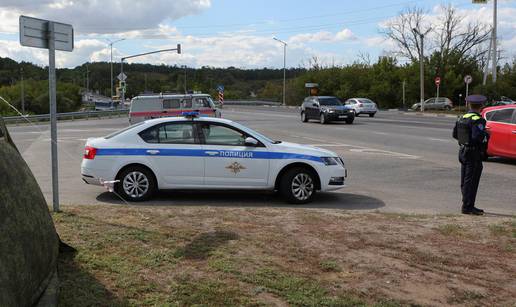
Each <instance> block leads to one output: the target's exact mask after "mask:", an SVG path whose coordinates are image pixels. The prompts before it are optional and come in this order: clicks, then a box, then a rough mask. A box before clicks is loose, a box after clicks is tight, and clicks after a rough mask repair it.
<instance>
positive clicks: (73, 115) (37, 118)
mask: <svg viewBox="0 0 516 307" xmlns="http://www.w3.org/2000/svg"><path fill="white" fill-rule="evenodd" d="M128 113H129V109H123V110H108V111H83V112H68V113H57V120H65V119H68V120H75V119H90V118H92V119H93V118H102V117H108V118H111V117H121V116H123V115H127V114H128ZM3 120H4V122H5V123H6V124H15V125H18V124H21V123H27V121H30V122H42V121H49V120H50V114H38V115H25V116H7V117H3Z"/></svg>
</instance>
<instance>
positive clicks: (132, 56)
mask: <svg viewBox="0 0 516 307" xmlns="http://www.w3.org/2000/svg"><path fill="white" fill-rule="evenodd" d="M167 51H177V53H178V54H181V44H177V47H176V48H170V49H162V50H157V51H151V52H145V53H140V54H135V55H130V56H126V57H123V58H121V59H120V74H122V75H123V74H124V61H125V60H127V59H131V58H136V57H139V56H144V55H149V54H154V53H160V52H167ZM121 98H122V99H121V101H122V103H124V102H125V89H122V97H121Z"/></svg>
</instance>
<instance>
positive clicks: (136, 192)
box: [116, 167, 156, 201]
mask: <svg viewBox="0 0 516 307" xmlns="http://www.w3.org/2000/svg"><path fill="white" fill-rule="evenodd" d="M119 180H120V182H119V183H118V184H117V187H116V188H117V192H118V193H119V194H120V195H121V196H122V197H123V198H125V199H126V200H130V201H144V200H147V199H149V198H150V197H151V196H152V195H153V194H154V192H155V190H156V183H155V182H154V177H153V176H152V174H151V173H150V172H149V171H148V170H146V169H145V168H142V167H130V168H128V169H126V170H124V171H123V172H122V173H121V174H120V176H119Z"/></svg>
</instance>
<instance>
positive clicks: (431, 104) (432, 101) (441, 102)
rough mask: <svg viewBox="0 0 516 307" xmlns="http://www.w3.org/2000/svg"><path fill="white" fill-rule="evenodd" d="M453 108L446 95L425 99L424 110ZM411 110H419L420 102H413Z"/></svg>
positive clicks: (447, 109)
mask: <svg viewBox="0 0 516 307" xmlns="http://www.w3.org/2000/svg"><path fill="white" fill-rule="evenodd" d="M451 109H453V102H452V101H451V100H450V99H449V98H446V97H437V98H429V99H427V100H425V110H445V111H450V110H451ZM412 110H414V111H421V103H420V102H418V103H415V104H413V105H412Z"/></svg>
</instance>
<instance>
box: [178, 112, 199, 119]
mask: <svg viewBox="0 0 516 307" xmlns="http://www.w3.org/2000/svg"><path fill="white" fill-rule="evenodd" d="M181 115H182V116H184V117H186V118H196V117H199V112H195V111H194V112H183V113H181Z"/></svg>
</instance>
